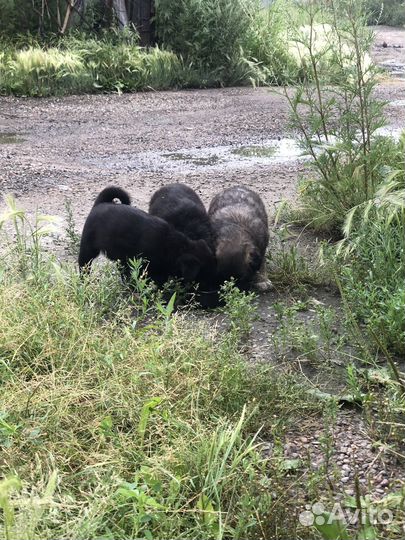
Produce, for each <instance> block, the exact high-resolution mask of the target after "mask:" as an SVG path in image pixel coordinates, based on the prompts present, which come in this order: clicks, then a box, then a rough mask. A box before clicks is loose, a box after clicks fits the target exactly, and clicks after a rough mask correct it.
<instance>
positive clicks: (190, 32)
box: [156, 0, 258, 84]
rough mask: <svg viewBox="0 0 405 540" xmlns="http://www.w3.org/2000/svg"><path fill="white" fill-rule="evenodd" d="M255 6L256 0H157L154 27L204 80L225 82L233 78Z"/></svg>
mask: <svg viewBox="0 0 405 540" xmlns="http://www.w3.org/2000/svg"><path fill="white" fill-rule="evenodd" d="M256 9H258V4H257V2H256V1H255V0H181V1H180V2H176V3H173V2H171V1H170V0H158V1H157V2H156V31H157V35H158V38H159V40H160V42H161V43H162V44H163V45H164V46H166V47H170V48H171V49H172V50H173V51H174V52H175V53H176V54H178V55H181V56H182V57H183V59H184V62H185V64H186V65H187V66H190V68H191V69H193V70H196V71H197V72H198V73H201V76H202V79H203V80H204V79H206V80H207V81H208V79H211V80H212V81H210V82H217V83H220V82H223V83H224V84H226V83H227V82H230V81H233V80H234V79H235V75H234V74H233V69H234V67H235V65H236V64H237V63H238V59H239V58H240V55H241V48H242V49H243V47H244V44H245V42H246V37H247V35H248V33H249V31H250V27H251V20H252V17H253V12H254V10H256Z"/></svg>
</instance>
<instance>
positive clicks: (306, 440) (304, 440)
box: [300, 437, 308, 444]
mask: <svg viewBox="0 0 405 540" xmlns="http://www.w3.org/2000/svg"><path fill="white" fill-rule="evenodd" d="M300 441H301V442H302V443H303V444H307V442H308V438H307V437H301V438H300Z"/></svg>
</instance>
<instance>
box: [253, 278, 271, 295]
mask: <svg viewBox="0 0 405 540" xmlns="http://www.w3.org/2000/svg"><path fill="white" fill-rule="evenodd" d="M253 287H254V288H255V289H256V290H257V291H259V292H267V291H271V290H272V289H274V285H273V283H272V282H271V281H270V280H269V279H262V280H260V281H256V282H255V283H254V284H253Z"/></svg>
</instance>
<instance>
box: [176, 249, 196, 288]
mask: <svg viewBox="0 0 405 540" xmlns="http://www.w3.org/2000/svg"><path fill="white" fill-rule="evenodd" d="M177 267H178V270H179V273H180V275H181V277H182V278H183V279H184V281H186V282H191V281H195V280H196V279H197V276H198V274H199V272H200V269H201V263H200V261H199V260H198V259H197V257H194V256H193V255H182V256H181V257H179V259H178V261H177Z"/></svg>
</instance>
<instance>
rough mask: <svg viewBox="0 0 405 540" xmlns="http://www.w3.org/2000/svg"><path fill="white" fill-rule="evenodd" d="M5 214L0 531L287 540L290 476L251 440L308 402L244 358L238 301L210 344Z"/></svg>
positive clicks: (243, 302)
mask: <svg viewBox="0 0 405 540" xmlns="http://www.w3.org/2000/svg"><path fill="white" fill-rule="evenodd" d="M9 205H10V206H9V209H8V212H7V214H6V215H5V216H4V219H3V221H2V225H3V230H4V232H5V231H6V230H7V224H8V223H10V222H11V223H13V230H14V235H13V236H14V238H13V239H12V240H11V241H10V242H9V244H8V246H9V249H8V250H7V254H6V256H5V257H4V258H3V260H2V268H1V280H0V313H1V321H0V328H1V331H0V357H1V362H0V373H1V389H2V392H1V400H0V402H1V403H0V411H1V416H0V443H1V445H2V448H3V452H2V458H3V473H4V475H5V476H6V477H7V478H8V479H7V480H5V481H4V482H3V483H1V484H0V505H1V507H2V508H3V511H4V514H3V521H2V523H1V524H0V529H2V534H3V536H5V538H7V539H12V538H41V539H42V538H49V539H51V538H64V537H67V536H69V537H71V536H74V537H75V538H100V537H112V538H139V537H144V538H179V537H182V536H187V537H200V538H218V537H221V538H246V536H249V537H252V538H255V537H257V538H262V537H263V538H264V537H269V536H274V535H276V536H277V535H278V533H277V530H278V529H279V527H280V526H281V525H282V527H283V531H289V534H292V535H294V534H295V532H296V528H297V526H298V523H297V520H296V517H295V515H294V512H293V510H294V509H293V505H292V504H291V505H290V503H289V501H288V498H287V497H286V492H287V490H288V489H289V486H290V485H292V479H291V476H290V474H289V472H288V468H286V467H284V466H283V459H282V457H280V455H279V454H277V455H276V456H272V457H271V458H269V457H266V456H265V454H264V448H265V446H264V442H265V441H268V440H272V439H276V440H279V439H280V437H281V436H282V434H283V431H284V430H285V429H286V427H287V426H291V425H294V423H295V422H299V419H300V417H301V415H303V414H305V415H308V414H309V415H311V414H315V415H317V414H319V413H320V412H321V410H322V406H321V405H320V404H319V403H318V402H317V400H316V399H315V398H311V397H308V395H307V394H306V391H305V388H304V387H303V385H302V384H300V383H299V382H298V381H296V380H294V379H293V378H292V377H288V376H285V377H281V376H279V375H277V374H276V373H275V372H274V371H273V370H271V369H269V368H268V367H264V366H262V367H257V368H252V367H249V366H248V365H247V364H246V362H245V361H244V358H243V356H242V355H241V353H240V346H241V343H243V340H244V334H245V333H246V332H248V331H249V320H250V315H249V309H250V308H249V306H250V305H251V303H250V298H249V297H248V296H245V295H241V294H240V293H238V292H237V291H236V290H235V288H232V287H231V286H230V287H229V290H228V291H224V295H225V301H226V305H227V307H226V310H227V312H228V314H229V316H230V320H231V321H232V332H231V333H230V334H229V335H223V336H221V335H219V334H217V333H215V332H214V331H213V330H212V329H209V327H208V325H207V324H205V323H198V322H194V323H192V322H190V317H188V315H187V313H184V314H183V313H182V312H181V311H180V312H177V313H176V314H173V313H172V311H171V309H169V306H167V305H165V304H164V303H162V300H161V299H159V297H157V296H156V293H155V292H154V290H153V289H152V288H150V287H149V288H148V287H146V286H145V282H144V281H142V279H143V278H142V277H141V276H139V275H135V291H133V292H132V293H130V292H129V291H128V290H127V289H126V288H124V287H123V285H122V284H121V282H120V280H119V277H118V272H116V271H115V270H114V268H113V267H111V266H110V265H106V266H103V267H100V268H98V269H95V271H94V272H93V273H92V275H91V276H88V277H85V278H82V279H81V278H80V277H79V276H78V275H77V273H76V271H75V269H74V268H72V267H71V266H70V265H68V264H64V265H60V264H59V263H58V262H57V261H55V260H53V259H49V258H48V257H47V256H45V255H44V254H43V253H42V251H41V247H40V244H41V238H42V237H43V235H45V234H46V230H45V229H44V226H43V223H44V218H43V217H41V216H39V217H38V220H39V221H38V222H37V223H36V224H34V225H30V224H28V222H27V221H26V219H25V215H24V212H23V211H22V210H20V209H18V208H16V206H15V204H13V203H12V201H9ZM5 218H7V221H6V220H5ZM47 222H49V218H48V220H47ZM48 232H49V230H48ZM135 270H136V265H135ZM135 274H136V272H135ZM238 294H239V296H238ZM248 308H249V309H248ZM292 402H293V403H294V404H293V405H292ZM298 403H299V406H297V404H298ZM280 444H281V443H280ZM294 482H295V480H294ZM294 505H295V502H294ZM289 507H290V511H289V510H288V508H289ZM283 534H284V533H283ZM281 537H282V536H281Z"/></svg>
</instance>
